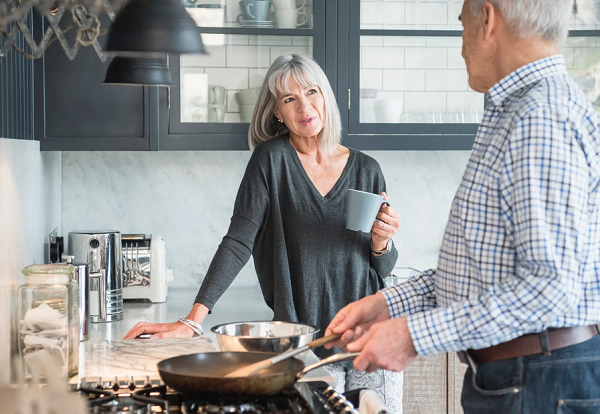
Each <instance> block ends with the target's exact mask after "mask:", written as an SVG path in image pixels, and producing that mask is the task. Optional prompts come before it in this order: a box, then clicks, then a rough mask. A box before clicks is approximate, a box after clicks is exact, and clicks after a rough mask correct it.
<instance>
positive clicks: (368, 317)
mask: <svg viewBox="0 0 600 414" xmlns="http://www.w3.org/2000/svg"><path fill="white" fill-rule="evenodd" d="M387 319H390V312H389V310H388V307H387V303H386V301H385V296H383V294H382V293H376V294H374V295H371V296H367V297H366V298H363V299H361V300H359V301H357V302H352V303H351V304H349V305H348V306H346V307H344V308H342V310H340V311H339V312H338V314H337V315H335V318H333V320H332V321H331V323H330V324H329V326H328V327H327V330H326V331H325V336H327V335H330V334H332V333H343V335H342V337H341V338H340V339H339V340H337V341H335V342H332V343H329V344H326V345H325V348H327V349H331V347H332V346H335V347H336V348H342V347H344V346H346V345H347V344H348V343H350V342H352V341H354V340H356V338H359V337H360V336H361V335H362V334H363V333H364V332H365V330H367V329H369V328H370V326H371V325H373V324H374V323H376V322H381V321H385V320H387Z"/></svg>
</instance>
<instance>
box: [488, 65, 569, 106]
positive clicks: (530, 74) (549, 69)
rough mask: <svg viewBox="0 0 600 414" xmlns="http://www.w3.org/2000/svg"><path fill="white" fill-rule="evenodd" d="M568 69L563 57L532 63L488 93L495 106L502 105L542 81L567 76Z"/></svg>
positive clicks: (505, 78) (512, 73)
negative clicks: (519, 92)
mask: <svg viewBox="0 0 600 414" xmlns="http://www.w3.org/2000/svg"><path fill="white" fill-rule="evenodd" d="M566 73H567V67H566V65H565V58H564V57H563V56H562V55H553V56H548V57H545V58H543V59H540V60H536V61H534V62H531V63H529V64H527V65H525V66H522V67H520V68H519V69H517V70H515V71H514V72H511V73H510V74H508V75H507V76H505V77H504V78H503V79H502V80H501V81H500V82H498V83H497V84H495V85H494V86H493V87H492V89H490V91H489V93H488V99H489V100H490V101H491V103H492V104H493V105H500V104H502V102H504V101H505V100H506V99H507V98H508V97H509V96H510V95H512V94H513V93H515V92H516V91H518V90H519V89H522V88H524V87H526V86H528V85H531V84H532V83H535V82H537V81H539V80H540V79H543V78H547V77H549V76H552V75H556V74H566Z"/></svg>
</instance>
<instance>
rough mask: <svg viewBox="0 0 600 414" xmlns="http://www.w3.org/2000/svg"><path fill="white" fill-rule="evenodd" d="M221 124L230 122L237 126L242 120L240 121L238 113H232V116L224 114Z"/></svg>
mask: <svg viewBox="0 0 600 414" xmlns="http://www.w3.org/2000/svg"><path fill="white" fill-rule="evenodd" d="M223 122H231V123H235V124H239V123H240V122H242V120H241V119H240V114H239V113H234V114H230V113H226V114H225V120H224V121H223Z"/></svg>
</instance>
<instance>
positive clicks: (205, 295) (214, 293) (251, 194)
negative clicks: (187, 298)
mask: <svg viewBox="0 0 600 414" xmlns="http://www.w3.org/2000/svg"><path fill="white" fill-rule="evenodd" d="M267 155H268V153H267V152H265V151H261V148H260V146H259V147H257V148H256V150H255V151H254V153H253V154H252V157H251V158H250V161H249V162H248V166H247V167H246V172H245V174H244V178H243V179H242V183H241V184H240V188H239V190H238V194H237V197H236V200H235V206H234V210H233V216H232V217H231V223H230V225H229V230H228V231H227V234H226V235H225V237H223V240H222V242H221V244H220V245H219V248H218V249H217V252H216V253H215V256H214V257H213V259H212V261H211V263H210V266H209V268H208V271H207V272H206V276H205V277H204V281H203V282H202V285H201V286H200V290H199V291H198V295H197V296H196V300H195V301H194V303H201V304H203V305H204V306H206V307H207V308H208V309H210V310H212V308H213V307H214V305H215V303H216V302H217V300H219V298H220V297H221V295H223V293H224V292H225V290H227V288H228V287H229V286H230V285H231V283H232V282H233V281H234V279H235V278H236V277H237V275H238V274H239V272H240V271H241V270H242V268H243V267H244V266H245V265H246V263H247V262H248V260H249V259H250V256H251V254H252V249H253V247H254V242H255V240H256V237H257V235H258V233H259V232H260V230H261V228H262V227H263V225H264V223H265V221H266V219H267V216H268V214H269V204H270V203H269V188H268V180H267V174H266V173H265V166H267V165H268V156H267Z"/></svg>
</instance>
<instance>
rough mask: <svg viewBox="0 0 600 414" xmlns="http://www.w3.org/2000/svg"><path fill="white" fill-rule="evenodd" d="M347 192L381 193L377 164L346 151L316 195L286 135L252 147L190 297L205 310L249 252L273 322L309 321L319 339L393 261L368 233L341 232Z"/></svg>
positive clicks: (321, 352) (378, 284)
mask: <svg viewBox="0 0 600 414" xmlns="http://www.w3.org/2000/svg"><path fill="white" fill-rule="evenodd" d="M348 189H355V190H361V191H366V192H370V193H376V194H380V193H381V192H382V191H385V190H386V186H385V179H384V177H383V173H382V172H381V168H380V166H379V164H378V163H377V161H375V160H374V159H373V158H371V157H369V156H367V155H365V154H363V153H361V152H360V151H357V150H355V149H350V155H349V157H348V161H347V162H346V166H345V167H344V169H343V171H342V174H341V176H340V178H339V179H338V181H337V182H336V184H335V185H334V186H333V188H332V189H331V191H329V193H328V194H327V195H325V196H322V195H321V194H320V193H319V191H318V190H317V188H316V187H315V186H314V184H313V182H312V181H311V180H310V178H309V176H308V174H307V173H306V171H305V169H304V167H303V166H302V163H301V161H300V158H299V157H298V154H297V153H296V150H295V149H294V148H293V147H292V145H291V144H290V142H289V138H288V136H287V135H285V136H281V137H278V138H273V139H271V140H269V141H267V142H264V143H261V144H260V145H258V146H257V147H256V149H255V150H254V152H253V154H252V156H251V158H250V161H249V162H248V166H247V167H246V172H245V174H244V178H243V179H242V182H241V184H240V188H239V190H238V194H237V197H236V201H235V205H234V211H233V216H232V218H231V224H230V226H229V230H228V231H227V235H226V236H225V237H224V238H223V241H222V242H221V244H220V245H219V248H218V250H217V252H216V254H215V256H214V258H213V260H212V262H211V264H210V267H209V269H208V271H207V273H206V277H205V278H204V281H203V282H202V286H201V287H200V290H199V292H198V295H197V297H196V300H195V302H196V303H201V304H203V305H205V306H206V307H208V308H209V309H212V308H213V306H214V304H215V303H216V301H217V300H218V299H219V297H221V295H222V294H223V293H224V292H225V290H226V289H227V288H228V287H229V285H230V284H231V283H232V282H233V280H234V279H235V278H236V276H237V275H238V273H239V272H240V270H241V269H242V267H244V265H245V264H246V263H247V262H248V260H249V258H250V255H252V256H253V258H254V266H255V268H256V274H257V275H258V281H259V284H260V287H261V290H262V294H263V297H264V299H265V302H266V303H267V305H268V306H269V307H270V308H271V309H272V310H273V320H279V321H290V322H301V323H307V324H311V325H314V326H316V327H318V328H319V329H320V332H319V334H318V335H317V336H318V337H320V336H322V335H323V334H324V332H325V328H326V327H327V325H329V322H331V320H332V319H333V317H334V316H335V315H336V313H337V312H338V311H339V310H340V309H341V308H343V307H344V306H346V305H347V304H349V303H351V302H354V301H356V300H359V299H361V298H363V297H365V296H368V295H371V294H373V293H375V292H377V291H378V290H379V289H381V288H383V287H384V282H383V278H384V277H385V276H387V275H388V274H389V273H390V272H391V271H392V269H393V267H394V265H395V263H396V259H397V258H398V252H397V251H396V249H395V248H393V247H392V249H391V251H390V252H389V253H388V254H384V255H382V256H379V257H373V255H372V254H371V249H370V241H371V234H370V233H362V232H359V231H353V230H348V229H346V190H348ZM315 352H316V354H317V355H318V356H320V357H325V356H327V355H330V354H331V353H332V351H326V350H325V349H324V348H320V349H317V350H315Z"/></svg>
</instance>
